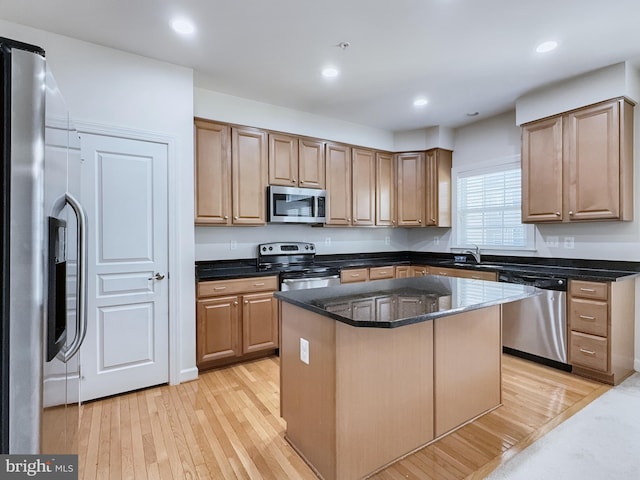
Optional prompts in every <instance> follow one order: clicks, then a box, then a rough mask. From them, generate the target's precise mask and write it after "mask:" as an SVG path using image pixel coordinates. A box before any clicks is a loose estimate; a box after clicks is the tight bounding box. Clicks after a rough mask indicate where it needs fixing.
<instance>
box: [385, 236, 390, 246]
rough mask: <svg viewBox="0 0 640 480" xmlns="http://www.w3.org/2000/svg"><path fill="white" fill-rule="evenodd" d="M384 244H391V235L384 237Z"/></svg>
mask: <svg viewBox="0 0 640 480" xmlns="http://www.w3.org/2000/svg"><path fill="white" fill-rule="evenodd" d="M384 244H385V245H391V237H384Z"/></svg>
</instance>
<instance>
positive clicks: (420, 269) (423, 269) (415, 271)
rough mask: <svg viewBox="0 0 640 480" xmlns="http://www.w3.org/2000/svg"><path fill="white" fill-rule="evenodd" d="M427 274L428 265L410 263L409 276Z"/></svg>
mask: <svg viewBox="0 0 640 480" xmlns="http://www.w3.org/2000/svg"><path fill="white" fill-rule="evenodd" d="M427 275H429V267H428V266H426V265H411V270H410V272H409V276H410V277H425V276H427Z"/></svg>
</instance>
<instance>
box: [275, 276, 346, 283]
mask: <svg viewBox="0 0 640 480" xmlns="http://www.w3.org/2000/svg"><path fill="white" fill-rule="evenodd" d="M334 278H340V275H327V276H324V277H305V278H284V279H283V280H282V283H286V284H291V283H301V282H308V281H310V280H330V279H334Z"/></svg>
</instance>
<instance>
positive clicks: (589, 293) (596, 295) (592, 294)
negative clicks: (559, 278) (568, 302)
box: [569, 280, 609, 301]
mask: <svg viewBox="0 0 640 480" xmlns="http://www.w3.org/2000/svg"><path fill="white" fill-rule="evenodd" d="M608 286H609V285H608V284H606V283H600V282H585V281H582V280H571V282H569V293H570V294H571V296H572V297H580V298H593V299H596V300H604V301H606V300H607V299H608V298H609V295H608V291H609V289H608Z"/></svg>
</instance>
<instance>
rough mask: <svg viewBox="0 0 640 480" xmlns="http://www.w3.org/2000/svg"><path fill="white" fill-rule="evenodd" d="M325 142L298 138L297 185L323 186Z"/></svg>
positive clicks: (308, 186)
mask: <svg viewBox="0 0 640 480" xmlns="http://www.w3.org/2000/svg"><path fill="white" fill-rule="evenodd" d="M324 145H325V142H323V141H322V140H313V139H310V138H300V139H299V140H298V158H299V160H298V165H299V167H298V169H299V173H298V175H299V177H298V178H299V182H298V184H299V186H300V187H304V188H324V187H325V181H324V178H325V177H324V176H325V153H324Z"/></svg>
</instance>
